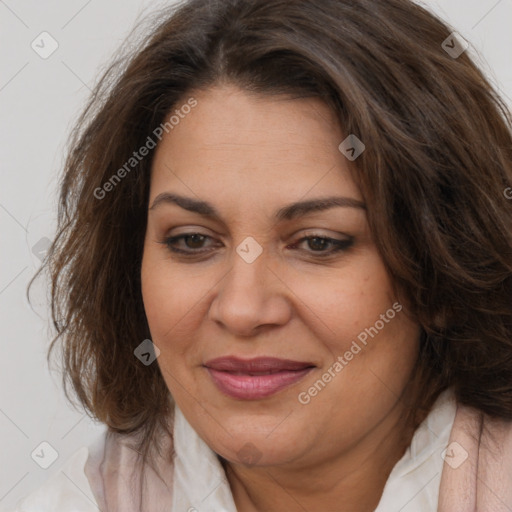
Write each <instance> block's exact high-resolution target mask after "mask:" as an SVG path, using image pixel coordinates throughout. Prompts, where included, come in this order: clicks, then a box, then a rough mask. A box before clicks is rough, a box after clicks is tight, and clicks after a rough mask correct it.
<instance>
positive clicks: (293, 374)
mask: <svg viewBox="0 0 512 512" xmlns="http://www.w3.org/2000/svg"><path fill="white" fill-rule="evenodd" d="M204 366H205V367H206V369H207V370H208V372H209V373H210V375H211V377H212V380H213V382H214V384H215V385H216V386H217V388H218V389H219V390H220V391H221V392H222V393H224V394H226V395H228V396H230V397H232V398H237V399H239V400H259V399H261V398H266V397H268V396H271V395H273V394H275V393H277V392H278V391H280V390H282V389H284V388H286V387H288V386H291V385H292V384H295V383H296V382H298V381H299V380H301V379H302V378H303V377H304V376H305V375H307V374H308V373H309V372H310V371H311V370H312V369H313V368H314V367H315V366H314V365H313V363H309V362H300V361H291V360H289V359H278V358H275V357H256V358H254V359H240V358H238V357H234V356H228V357H219V358H217V359H212V360H210V361H208V362H206V363H205V365H204Z"/></svg>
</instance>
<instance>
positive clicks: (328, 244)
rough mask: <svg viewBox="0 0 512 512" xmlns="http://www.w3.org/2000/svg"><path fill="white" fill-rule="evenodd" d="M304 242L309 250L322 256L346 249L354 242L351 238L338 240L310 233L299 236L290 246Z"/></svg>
mask: <svg viewBox="0 0 512 512" xmlns="http://www.w3.org/2000/svg"><path fill="white" fill-rule="evenodd" d="M304 242H306V243H307V246H308V247H309V249H310V252H314V253H320V254H318V255H319V256H320V255H321V256H323V255H329V254H332V253H335V252H338V251H343V250H346V249H348V248H349V247H350V246H351V245H352V244H353V243H354V240H353V239H352V238H347V239H345V240H338V239H336V238H330V237H325V236H317V235H310V236H306V237H304V238H301V239H300V240H299V241H298V242H295V243H294V244H292V245H291V247H293V248H295V247H297V246H298V245H300V244H302V243H304Z"/></svg>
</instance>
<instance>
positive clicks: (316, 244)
mask: <svg viewBox="0 0 512 512" xmlns="http://www.w3.org/2000/svg"><path fill="white" fill-rule="evenodd" d="M326 243H327V240H325V239H323V238H318V237H314V238H310V240H309V246H310V247H311V249H313V250H314V251H317V250H322V249H324V248H325V245H326Z"/></svg>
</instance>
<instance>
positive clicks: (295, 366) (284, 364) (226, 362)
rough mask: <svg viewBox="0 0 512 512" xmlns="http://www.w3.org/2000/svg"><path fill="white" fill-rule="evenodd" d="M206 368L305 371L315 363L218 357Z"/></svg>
mask: <svg viewBox="0 0 512 512" xmlns="http://www.w3.org/2000/svg"><path fill="white" fill-rule="evenodd" d="M204 366H206V367H207V368H211V369H212V370H218V371H224V372H241V373H252V372H268V371H273V372H279V371H293V370H304V369H305V368H311V367H313V366H314V364H313V363H310V362H304V361H292V360H290V359H279V358H277V357H255V358H253V359H241V358H239V357H235V356H227V357H218V358H216V359H211V360H210V361H207V362H206V363H205V364H204Z"/></svg>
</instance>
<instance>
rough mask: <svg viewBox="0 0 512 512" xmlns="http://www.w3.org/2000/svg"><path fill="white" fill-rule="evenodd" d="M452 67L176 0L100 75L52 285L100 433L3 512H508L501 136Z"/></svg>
mask: <svg viewBox="0 0 512 512" xmlns="http://www.w3.org/2000/svg"><path fill="white" fill-rule="evenodd" d="M464 48H465V47H464V44H463V42H462V41H461V40H460V39H458V38H457V37H456V36H455V35H453V34H452V33H451V30H450V29H449V28H448V27H447V26H446V25H444V24H443V23H442V22H441V21H439V20H438V19H436V18H435V17H434V16H433V15H432V14H430V13H428V12H427V11H425V10H424V9H423V8H421V7H419V6H417V5H415V4H414V3H412V2H410V1H409V0H357V1H350V2H348V1H344V0H326V1H323V2H310V1H308V0H293V1H286V2H285V1H280V0H277V1H274V2H267V1H264V0H261V1H260V0H255V1H251V2H248V1H244V0H217V1H216V2H210V1H205V0H190V1H187V2H185V3H183V4H181V5H180V6H179V8H177V9H175V10H173V11H172V13H171V14H169V15H168V16H166V17H165V19H164V21H163V22H161V23H160V24H159V26H158V27H157V28H156V29H154V30H153V32H152V34H151V35H150V36H149V38H148V40H147V41H146V42H145V44H144V45H143V49H142V50H139V51H138V53H136V54H135V55H134V56H132V57H131V58H130V60H129V61H128V62H127V64H126V66H125V67H123V68H122V69H118V68H116V67H113V68H111V69H110V70H109V71H108V72H107V73H106V75H105V76H104V77H103V78H102V80H101V82H100V85H99V87H98V90H97V92H96V94H95V95H94V96H93V99H92V100H91V103H90V105H89V106H88V107H87V109H86V111H85V113H84V115H83V117H82V118H81V120H80V124H79V128H80V129H79V130H78V131H77V133H76V135H75V136H74V139H73V144H72V149H71V151H70V154H69V158H68V160H67V164H66V169H65V174H64V178H63V181H62V188H61V200H60V231H59V234H58V236H57V238H56V240H55V243H54V245H53V247H52V249H51V251H50V253H49V259H48V262H47V266H48V268H49V270H50V271H51V278H52V284H53V294H52V306H53V314H54V321H55V326H56V328H57V337H56V339H55V340H54V343H53V346H57V345H61V346H62V349H63V357H64V364H65V368H66V373H65V377H66V383H67V384H68V388H69V384H71V387H72V389H73V390H74V392H76V394H77V396H78V398H79V399H80V401H81V402H82V404H83V405H84V407H85V408H86V410H87V411H89V412H90V414H91V415H92V416H93V417H95V418H97V419H98V420H100V421H102V422H104V423H105V424H106V425H107V426H108V433H107V435H106V436H105V438H101V439H99V440H98V442H97V443H96V444H95V445H94V446H91V447H87V448H85V447H84V448H83V449H82V450H81V451H80V452H78V453H77V455H76V456H75V457H74V458H73V459H71V460H70V461H69V462H68V463H67V465H66V466H65V467H64V468H63V471H62V472H61V473H59V474H57V475H56V476H55V477H53V479H52V480H50V481H49V482H48V483H47V484H46V485H45V486H43V487H42V488H41V489H40V490H39V491H38V492H36V493H35V494H33V495H32V496H31V497H29V498H27V500H26V501H25V502H24V504H23V505H20V508H19V510H23V511H31V510H38V511H39V510H97V509H98V508H99V509H100V510H102V511H109V512H110V511H123V512H126V511H136V510H144V511H146V510H147V511H157V510H158V511H159V510H162V511H163V510H167V511H169V510H172V511H189V512H192V511H216V512H217V511H226V512H227V511H229V512H235V511H243V512H253V511H258V512H259V511H278V510H287V511H303V510H309V511H318V510H328V511H335V510H336V511H338V510H347V511H357V512H359V511H361V512H363V511H372V510H376V511H378V512H387V511H396V510H403V511H407V510H411V511H412V510H414V511H420V512H423V511H435V510H439V511H441V512H448V511H450V512H451V511H453V510H464V511H466V510H467V511H470V510H471V511H474V510H478V511H488V510H493V511H501V510H503V511H505V510H510V509H512V491H511V489H512V429H511V423H510V420H511V419H512V373H511V368H512V341H511V339H512V336H511V334H512V311H511V299H512V277H511V275H512V231H511V225H512V222H511V221H512V209H511V203H510V200H509V199H508V198H507V194H506V192H505V191H506V190H507V189H508V187H510V184H511V183H512V169H511V161H512V158H511V157H512V144H511V142H512V139H511V133H510V118H509V117H508V113H507V111H506V108H505V107H504V106H503V104H502V103H501V101H500V100H499V98H497V97H496V95H495V94H494V92H493V90H492V88H491V86H490V85H489V83H488V82H487V81H486V79H485V78H484V77H483V75H482V73H481V72H480V71H479V70H477V69H476V67H475V65H474V64H473V63H472V61H471V60H470V58H469V57H468V55H467V54H466V53H465V52H464ZM115 77H117V78H115ZM114 78H115V79H114Z"/></svg>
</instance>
